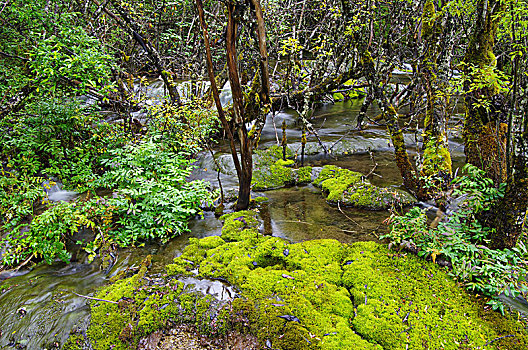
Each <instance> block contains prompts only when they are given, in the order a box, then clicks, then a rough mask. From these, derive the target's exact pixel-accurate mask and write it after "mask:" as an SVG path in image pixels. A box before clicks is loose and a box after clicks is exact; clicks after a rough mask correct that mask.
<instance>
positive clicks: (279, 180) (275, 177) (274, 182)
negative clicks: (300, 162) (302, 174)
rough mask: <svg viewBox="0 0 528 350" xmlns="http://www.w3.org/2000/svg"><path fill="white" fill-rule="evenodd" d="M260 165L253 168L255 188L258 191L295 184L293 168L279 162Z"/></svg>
mask: <svg viewBox="0 0 528 350" xmlns="http://www.w3.org/2000/svg"><path fill="white" fill-rule="evenodd" d="M279 162H282V160H279V161H277V163H276V164H273V165H271V166H264V167H262V166H258V167H256V168H255V169H254V170H253V180H252V184H253V189H254V190H256V191H264V190H273V189H277V188H281V187H284V186H288V185H293V184H295V180H294V177H293V169H292V168H290V167H285V166H283V165H280V164H278V163H279Z"/></svg>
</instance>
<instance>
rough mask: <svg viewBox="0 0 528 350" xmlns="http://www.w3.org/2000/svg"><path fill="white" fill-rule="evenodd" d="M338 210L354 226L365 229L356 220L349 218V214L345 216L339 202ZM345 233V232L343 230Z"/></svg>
mask: <svg viewBox="0 0 528 350" xmlns="http://www.w3.org/2000/svg"><path fill="white" fill-rule="evenodd" d="M337 209H339V211H340V212H341V214H343V215H344V216H345V217H346V218H347V219H348V220H350V221H352V222H353V223H354V224H356V225H358V226H359V227H361V228H363V226H361V225H360V224H358V223H357V222H356V221H355V220H354V219H352V218H351V217H350V216H348V215H347V214H345V212H344V211H343V210H342V209H341V204H340V201H337ZM343 231H344V230H343Z"/></svg>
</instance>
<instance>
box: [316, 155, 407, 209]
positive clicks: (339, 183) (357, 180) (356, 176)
mask: <svg viewBox="0 0 528 350" xmlns="http://www.w3.org/2000/svg"><path fill="white" fill-rule="evenodd" d="M313 184H314V185H315V186H318V187H320V188H322V190H323V192H324V193H325V194H326V201H327V202H328V203H329V204H332V205H340V206H344V207H355V208H363V209H370V210H384V209H387V208H390V207H393V206H397V207H403V206H407V205H410V204H412V203H414V202H416V200H415V198H414V197H413V196H411V195H410V194H408V193H407V192H404V191H402V190H399V189H395V188H390V187H389V188H383V187H378V186H375V185H372V184H371V183H370V182H369V181H368V180H366V179H365V178H364V176H363V175H362V174H361V173H358V172H355V171H351V170H348V169H342V168H340V167H337V166H335V165H326V166H324V167H323V169H322V170H321V172H320V173H319V175H318V176H317V178H316V179H315V180H314V181H313Z"/></svg>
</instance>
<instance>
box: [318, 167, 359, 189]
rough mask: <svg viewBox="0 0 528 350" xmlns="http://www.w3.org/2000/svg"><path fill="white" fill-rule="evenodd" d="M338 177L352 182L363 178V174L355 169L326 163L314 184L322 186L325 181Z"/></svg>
mask: <svg viewBox="0 0 528 350" xmlns="http://www.w3.org/2000/svg"><path fill="white" fill-rule="evenodd" d="M336 178H338V179H341V180H343V181H346V182H349V183H350V184H352V183H355V182H357V181H359V180H360V179H361V174H360V173H357V172H355V171H351V170H347V169H342V168H340V167H338V166H335V165H325V166H324V167H323V169H322V170H321V172H320V173H319V175H318V176H317V178H316V179H315V180H314V182H313V184H314V185H315V186H317V187H322V184H323V182H324V181H326V180H328V179H336Z"/></svg>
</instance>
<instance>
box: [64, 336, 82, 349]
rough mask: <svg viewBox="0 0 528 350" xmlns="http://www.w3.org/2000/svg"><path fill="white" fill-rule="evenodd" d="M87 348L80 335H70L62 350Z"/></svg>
mask: <svg viewBox="0 0 528 350" xmlns="http://www.w3.org/2000/svg"><path fill="white" fill-rule="evenodd" d="M85 348H87V347H86V342H85V339H84V337H83V336H82V335H80V334H75V335H71V336H70V337H69V338H68V340H67V341H66V343H64V345H63V346H62V348H61V349H62V350H83V349H85Z"/></svg>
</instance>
